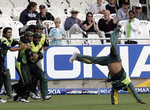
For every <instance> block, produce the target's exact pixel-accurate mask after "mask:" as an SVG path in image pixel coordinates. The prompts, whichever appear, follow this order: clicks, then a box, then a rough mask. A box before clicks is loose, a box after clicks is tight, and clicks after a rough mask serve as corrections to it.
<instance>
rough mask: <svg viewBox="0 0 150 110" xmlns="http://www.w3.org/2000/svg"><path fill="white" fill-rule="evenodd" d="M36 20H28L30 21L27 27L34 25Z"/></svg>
mask: <svg viewBox="0 0 150 110" xmlns="http://www.w3.org/2000/svg"><path fill="white" fill-rule="evenodd" d="M36 22H37V21H36V20H30V21H28V22H27V25H28V26H29V25H36Z"/></svg>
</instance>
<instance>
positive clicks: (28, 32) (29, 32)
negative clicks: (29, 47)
mask: <svg viewBox="0 0 150 110" xmlns="http://www.w3.org/2000/svg"><path fill="white" fill-rule="evenodd" d="M25 36H33V32H31V31H26V32H25Z"/></svg>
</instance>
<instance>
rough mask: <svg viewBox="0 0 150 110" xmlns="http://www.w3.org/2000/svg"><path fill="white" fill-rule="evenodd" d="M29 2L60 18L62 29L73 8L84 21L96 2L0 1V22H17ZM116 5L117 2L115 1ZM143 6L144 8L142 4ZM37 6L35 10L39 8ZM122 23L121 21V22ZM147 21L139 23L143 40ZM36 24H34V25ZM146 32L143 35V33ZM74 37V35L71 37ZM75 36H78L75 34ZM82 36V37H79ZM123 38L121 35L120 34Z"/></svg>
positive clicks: (53, 0)
mask: <svg viewBox="0 0 150 110" xmlns="http://www.w3.org/2000/svg"><path fill="white" fill-rule="evenodd" d="M29 1H34V2H36V3H37V4H38V6H39V5H41V4H44V5H45V6H46V8H47V11H48V12H50V13H52V14H53V15H54V17H60V18H61V27H62V28H64V21H65V19H66V18H67V17H68V16H70V10H71V9H72V8H73V7H75V8H77V9H79V10H80V13H79V15H78V17H79V18H80V19H81V20H85V14H86V13H87V12H88V11H89V8H90V5H91V4H93V3H95V2H96V0H81V1H78V2H77V1H76V0H66V1H64V0H59V1H58V0H22V1H21V2H20V0H3V1H1V4H0V10H1V11H2V13H3V14H2V15H0V20H2V21H4V24H5V26H8V21H12V20H14V21H18V20H19V16H20V13H21V12H22V11H23V10H24V9H25V8H26V7H27V5H28V3H29ZM102 3H103V4H104V5H107V4H108V2H107V1H106V0H102ZM117 3H118V1H117ZM135 4H136V2H135V0H133V1H131V4H130V5H132V6H133V5H135ZM142 5H143V6H146V5H144V4H142ZM38 6H37V9H38V8H39V7H38ZM115 16H116V15H115V14H111V18H115ZM102 17H103V15H101V14H98V15H96V14H95V15H94V18H95V21H96V22H98V20H99V19H100V18H102ZM4 18H5V19H4ZM122 22H123V21H122ZM147 22H148V21H141V27H142V28H141V30H142V32H141V34H140V36H143V38H148V37H149V26H148V25H149V23H148V24H146V23H147ZM32 23H33V21H32V22H31V21H30V23H28V25H31V24H32ZM34 24H36V23H34ZM143 30H144V31H145V30H146V32H145V33H144V31H143ZM73 36H74V35H73ZM77 36H79V35H78V34H77ZM81 36H82V35H81ZM91 36H93V35H91ZM121 36H123V34H121ZM140 43H144V40H143V41H141V42H140Z"/></svg>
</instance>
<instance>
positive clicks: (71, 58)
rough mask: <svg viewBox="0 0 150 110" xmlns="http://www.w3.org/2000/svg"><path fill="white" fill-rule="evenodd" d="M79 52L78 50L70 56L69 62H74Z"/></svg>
mask: <svg viewBox="0 0 150 110" xmlns="http://www.w3.org/2000/svg"><path fill="white" fill-rule="evenodd" d="M78 54H79V53H77V52H74V53H73V55H72V56H71V57H70V59H69V63H72V62H73V61H74V60H75V59H76V58H77V56H78Z"/></svg>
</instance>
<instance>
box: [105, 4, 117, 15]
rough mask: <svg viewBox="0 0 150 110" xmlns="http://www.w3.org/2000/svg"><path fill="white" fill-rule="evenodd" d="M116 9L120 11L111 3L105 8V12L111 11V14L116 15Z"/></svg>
mask: <svg viewBox="0 0 150 110" xmlns="http://www.w3.org/2000/svg"><path fill="white" fill-rule="evenodd" d="M116 9H117V10H118V9H119V7H118V6H117V5H116V4H114V5H111V4H110V3H109V4H107V5H106V6H105V10H109V11H110V14H112V13H116Z"/></svg>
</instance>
